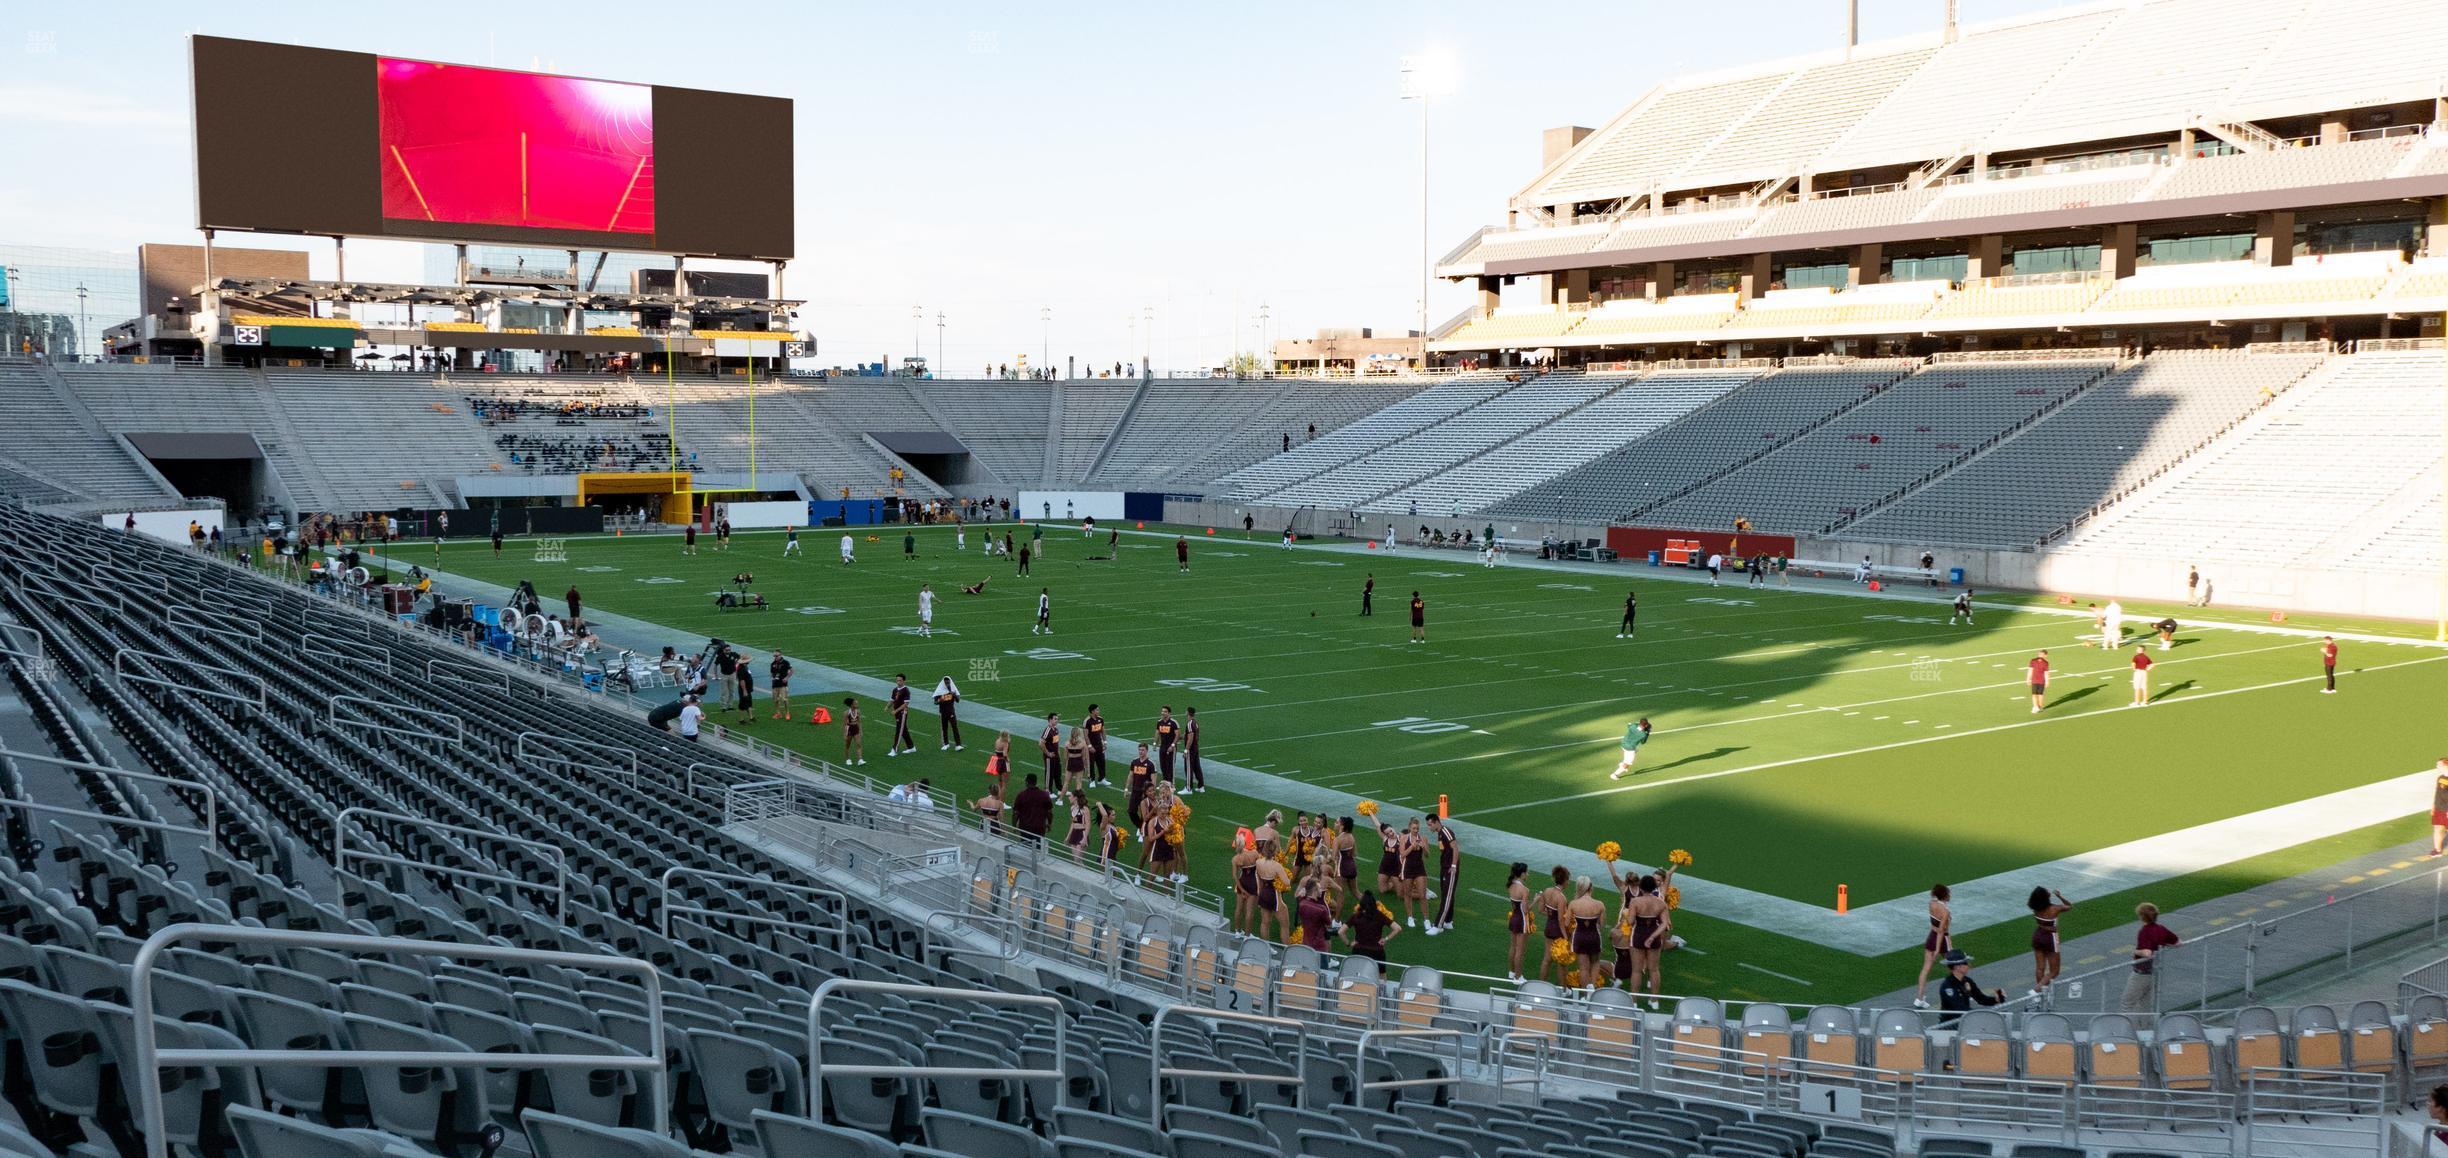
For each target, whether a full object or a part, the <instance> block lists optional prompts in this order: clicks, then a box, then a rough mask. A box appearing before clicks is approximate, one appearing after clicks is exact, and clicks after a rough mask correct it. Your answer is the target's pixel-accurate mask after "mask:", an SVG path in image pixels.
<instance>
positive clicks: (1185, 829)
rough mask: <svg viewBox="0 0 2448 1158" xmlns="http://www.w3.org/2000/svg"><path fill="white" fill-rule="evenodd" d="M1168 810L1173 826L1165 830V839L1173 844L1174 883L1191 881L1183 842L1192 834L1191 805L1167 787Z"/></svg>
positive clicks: (1188, 862) (1188, 861)
mask: <svg viewBox="0 0 2448 1158" xmlns="http://www.w3.org/2000/svg"><path fill="white" fill-rule="evenodd" d="M1165 801H1166V803H1167V804H1168V805H1170V807H1169V808H1168V809H1167V810H1166V811H1167V813H1168V815H1169V818H1170V819H1171V821H1172V826H1171V827H1169V828H1167V829H1166V830H1165V840H1166V842H1167V843H1170V844H1171V845H1172V846H1173V855H1172V857H1171V858H1170V859H1171V861H1172V863H1173V883H1174V884H1177V885H1178V884H1188V883H1190V858H1189V857H1188V856H1185V855H1183V853H1182V842H1183V840H1185V839H1186V838H1188V836H1189V835H1190V806H1189V805H1187V804H1184V803H1182V802H1181V797H1180V796H1178V795H1175V794H1174V792H1173V790H1172V789H1171V788H1169V787H1168V788H1167V789H1165Z"/></svg>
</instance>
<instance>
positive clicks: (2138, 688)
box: [2126, 643, 2151, 708]
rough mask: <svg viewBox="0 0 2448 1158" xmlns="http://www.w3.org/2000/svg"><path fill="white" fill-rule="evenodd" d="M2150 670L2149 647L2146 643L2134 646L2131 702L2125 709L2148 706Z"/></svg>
mask: <svg viewBox="0 0 2448 1158" xmlns="http://www.w3.org/2000/svg"><path fill="white" fill-rule="evenodd" d="M2150 669H2151V657H2150V645H2149V644H2146V643H2137V644H2135V645H2134V652H2133V673H2134V674H2133V702H2132V703H2131V704H2128V705H2126V706H2127V707H2134V708H2147V707H2149V706H2150Z"/></svg>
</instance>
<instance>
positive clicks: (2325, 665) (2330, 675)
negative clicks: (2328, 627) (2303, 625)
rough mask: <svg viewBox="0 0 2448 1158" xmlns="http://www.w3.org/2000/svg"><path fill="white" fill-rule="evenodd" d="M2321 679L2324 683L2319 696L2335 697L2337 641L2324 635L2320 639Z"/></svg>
mask: <svg viewBox="0 0 2448 1158" xmlns="http://www.w3.org/2000/svg"><path fill="white" fill-rule="evenodd" d="M2321 679H2322V680H2323V681H2324V684H2323V686H2322V688H2321V694H2322V695H2325V696H2331V695H2336V694H2337V639H2336V638H2335V637H2333V636H2327V635H2324V636H2322V637H2321Z"/></svg>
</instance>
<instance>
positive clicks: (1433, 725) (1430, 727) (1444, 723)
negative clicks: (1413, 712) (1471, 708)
mask: <svg viewBox="0 0 2448 1158" xmlns="http://www.w3.org/2000/svg"><path fill="white" fill-rule="evenodd" d="M1369 727H1372V728H1393V729H1396V730H1397V731H1403V732H1409V733H1411V734H1412V735H1414V736H1446V735H1451V734H1453V733H1455V732H1477V733H1478V734H1480V735H1482V736H1493V735H1495V733H1494V732H1490V731H1488V730H1487V729H1485V728H1474V727H1471V726H1470V725H1469V724H1457V723H1454V722H1453V721H1451V720H1431V719H1429V718H1428V717H1426V716H1402V717H1399V718H1396V719H1391V720H1378V721H1376V722H1374V723H1371V724H1370V725H1369Z"/></svg>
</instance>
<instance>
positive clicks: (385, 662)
mask: <svg viewBox="0 0 2448 1158" xmlns="http://www.w3.org/2000/svg"><path fill="white" fill-rule="evenodd" d="M298 654H299V655H301V656H304V657H306V658H308V659H321V660H328V661H330V662H332V663H353V664H357V665H358V666H360V667H367V668H372V669H373V670H375V671H378V672H381V673H382V674H384V675H390V674H391V656H390V655H389V653H386V652H379V651H377V652H369V653H367V654H365V655H351V654H349V653H348V652H345V651H339V650H336V649H333V648H328V647H324V646H322V645H321V644H317V643H312V642H307V643H300V644H299V645H298Z"/></svg>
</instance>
